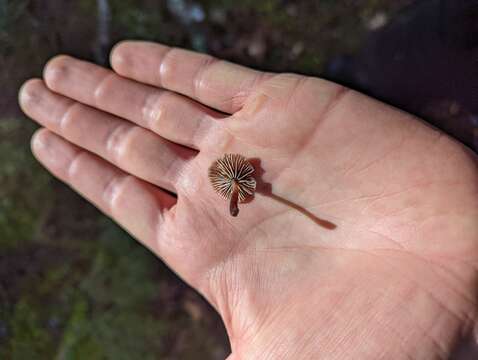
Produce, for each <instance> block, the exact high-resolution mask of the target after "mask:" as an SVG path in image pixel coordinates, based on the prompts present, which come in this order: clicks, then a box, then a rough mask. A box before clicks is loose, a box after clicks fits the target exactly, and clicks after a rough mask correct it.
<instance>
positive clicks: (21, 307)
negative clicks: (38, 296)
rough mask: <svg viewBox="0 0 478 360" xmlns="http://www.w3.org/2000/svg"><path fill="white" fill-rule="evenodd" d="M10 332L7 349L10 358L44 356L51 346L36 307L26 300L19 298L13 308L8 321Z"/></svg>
mask: <svg viewBox="0 0 478 360" xmlns="http://www.w3.org/2000/svg"><path fill="white" fill-rule="evenodd" d="M10 329H11V332H12V337H11V341H10V343H9V348H10V349H9V350H10V356H11V359H18V360H23V359H41V358H46V354H48V353H49V351H50V348H51V345H52V343H51V339H50V337H49V335H48V333H47V331H46V330H45V329H44V327H43V326H42V325H41V323H40V321H39V315H38V311H37V309H35V308H34V307H33V306H32V305H31V304H30V303H29V302H28V301H27V300H20V301H19V302H18V303H17V304H16V305H15V308H14V312H13V316H12V319H11V321H10Z"/></svg>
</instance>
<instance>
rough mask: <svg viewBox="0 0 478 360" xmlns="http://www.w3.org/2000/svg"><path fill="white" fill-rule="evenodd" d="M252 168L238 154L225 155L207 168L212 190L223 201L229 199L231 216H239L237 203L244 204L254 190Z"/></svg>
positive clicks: (254, 183)
mask: <svg viewBox="0 0 478 360" xmlns="http://www.w3.org/2000/svg"><path fill="white" fill-rule="evenodd" d="M253 172H254V167H253V166H252V165H251V163H250V162H249V161H247V159H246V158H245V157H244V156H242V155H239V154H225V155H224V156H223V157H222V158H220V159H217V160H216V161H214V163H213V164H212V165H211V166H210V167H209V180H210V181H211V184H212V187H213V188H214V190H215V191H216V192H217V193H218V194H219V195H221V196H222V197H223V198H225V199H230V204H229V212H230V213H231V216H237V215H238V214H239V208H238V206H237V203H238V202H244V200H246V198H247V197H248V196H252V195H253V194H254V191H255V190H256V180H255V179H254V177H253V176H252V173H253Z"/></svg>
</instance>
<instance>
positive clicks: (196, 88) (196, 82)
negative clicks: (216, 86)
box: [192, 56, 221, 100]
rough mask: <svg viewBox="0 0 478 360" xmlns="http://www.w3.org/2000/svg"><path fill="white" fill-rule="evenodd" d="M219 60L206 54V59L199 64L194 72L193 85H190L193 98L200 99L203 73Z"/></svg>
mask: <svg viewBox="0 0 478 360" xmlns="http://www.w3.org/2000/svg"><path fill="white" fill-rule="evenodd" d="M219 62H221V60H219V59H217V58H215V57H212V56H207V57H206V59H205V60H204V61H203V63H202V64H201V65H200V66H199V69H198V70H197V72H196V74H194V76H193V87H192V94H193V98H195V99H198V100H200V94H201V93H200V91H201V89H202V88H203V86H204V74H205V73H207V71H208V70H209V69H210V68H211V67H213V66H215V65H216V64H218V63H219Z"/></svg>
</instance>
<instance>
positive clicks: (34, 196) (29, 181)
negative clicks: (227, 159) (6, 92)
mask: <svg viewBox="0 0 478 360" xmlns="http://www.w3.org/2000/svg"><path fill="white" fill-rule="evenodd" d="M25 124H26V123H25ZM25 124H22V122H21V121H20V120H16V119H8V120H1V121H0V164H2V166H1V167H0V184H2V186H1V187H0V247H1V248H3V249H6V248H10V247H12V246H15V245H17V244H18V243H25V242H28V241H31V240H32V239H34V238H35V236H34V235H35V233H36V232H37V229H38V226H39V224H40V223H41V220H42V213H43V212H44V211H45V209H46V208H47V206H48V203H49V201H48V194H49V191H48V179H49V176H48V175H47V173H46V172H45V171H44V170H43V169H41V167H40V166H39V165H38V164H37V162H36V161H35V160H34V158H33V156H32V154H31V152H30V148H29V145H28V144H29V134H30V133H31V132H32V130H33V129H32V127H31V126H30V125H28V126H27V125H25ZM25 135H26V136H25Z"/></svg>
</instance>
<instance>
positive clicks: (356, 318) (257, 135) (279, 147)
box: [23, 50, 478, 359]
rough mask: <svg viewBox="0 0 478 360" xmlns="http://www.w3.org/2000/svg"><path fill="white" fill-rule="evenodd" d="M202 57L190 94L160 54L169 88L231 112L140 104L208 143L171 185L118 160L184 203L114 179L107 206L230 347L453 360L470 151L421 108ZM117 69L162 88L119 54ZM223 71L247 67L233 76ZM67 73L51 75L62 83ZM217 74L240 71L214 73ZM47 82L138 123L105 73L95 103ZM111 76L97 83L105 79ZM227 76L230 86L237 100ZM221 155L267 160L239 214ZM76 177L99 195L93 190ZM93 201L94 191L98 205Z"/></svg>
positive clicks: (465, 253) (258, 162)
mask: <svg viewBox="0 0 478 360" xmlns="http://www.w3.org/2000/svg"><path fill="white" fill-rule="evenodd" d="M161 51H162V50H161ZM125 52H126V50H125ZM181 56H184V59H183V60H186V59H187V56H191V55H190V54H187V56H186V55H181ZM169 57H174V56H171V55H169ZM191 59H193V60H194V61H196V63H200V64H201V65H204V67H205V68H207V70H200V71H194V73H195V76H196V77H198V73H199V74H201V76H199V77H198V78H199V79H200V80H199V81H195V83H194V84H195V85H194V86H195V87H196V89H194V91H190V90H189V91H188V90H184V89H185V88H187V87H185V86H182V85H179V83H180V81H179V80H173V76H174V75H173V74H174V71H173V70H174V66H172V65H170V66H169V67H168V66H166V67H165V66H164V62H165V60H163V65H161V70H160V73H161V75H162V79H161V83H160V84H161V85H163V86H164V87H166V88H170V89H171V90H175V91H178V92H181V93H183V94H186V95H189V96H191V97H194V98H196V99H198V100H200V101H201V100H202V99H205V101H203V102H204V103H205V104H207V105H210V106H213V107H216V108H218V109H219V110H222V111H225V112H229V113H230V114H231V115H228V116H227V117H225V116H221V114H219V113H216V112H214V111H213V110H210V109H206V108H200V110H197V109H194V110H183V111H182V112H181V109H180V108H179V109H178V113H179V114H178V118H180V119H181V114H182V113H188V111H190V112H191V111H192V112H197V111H200V112H201V114H204V116H203V118H202V121H201V122H198V123H197V124H194V126H192V125H190V124H187V123H186V124H181V123H175V124H174V125H173V126H172V127H171V126H170V125H167V124H166V123H165V122H166V120H167V119H169V118H170V116H171V110H169V112H168V111H164V109H163V113H162V114H161V116H158V114H157V112H154V111H145V110H144V109H145V108H146V106H143V108H142V114H143V115H142V117H141V118H142V119H144V114H145V113H146V114H150V115H151V114H152V115H153V116H152V117H150V118H153V119H155V120H159V121H158V122H157V123H156V126H157V128H155V125H154V123H153V125H151V123H148V125H149V126H146V127H149V128H152V129H153V130H155V131H156V132H157V133H159V134H160V135H162V136H165V137H167V138H170V139H171V140H173V141H177V142H179V143H181V144H183V145H190V146H193V147H195V148H198V149H199V150H200V152H199V153H195V152H192V153H180V159H187V160H184V161H183V160H180V161H169V165H168V168H167V171H163V175H164V173H173V174H174V175H172V176H171V177H170V179H174V180H170V179H168V180H164V176H163V179H159V180H158V181H154V179H150V178H148V175H146V174H147V170H144V169H137V168H134V169H129V168H128V165H123V163H124V161H126V160H127V161H129V162H132V159H131V158H133V157H134V156H133V155H131V156H130V157H128V155H126V156H123V158H126V160H124V159H123V160H118V158H116V159H115V160H116V162H118V164H116V165H118V166H119V167H122V168H126V170H127V171H128V172H130V173H131V174H133V175H137V176H138V177H139V178H143V179H145V180H148V181H150V182H152V183H153V184H156V185H159V186H162V187H165V188H168V189H172V190H173V191H174V192H176V193H177V194H178V199H177V202H176V203H175V201H174V200H172V199H170V198H167V195H165V194H164V193H162V192H161V193H159V194H158V193H155V195H154V196H153V197H151V192H155V191H156V190H151V189H150V185H149V184H146V183H142V182H141V180H135V179H133V180H128V181H121V184H124V183H127V182H133V183H135V184H134V186H136V187H137V189H136V190H128V191H129V192H131V193H132V194H134V195H136V196H135V199H136V200H134V201H132V200H131V199H132V197H131V194H130V196H129V197H128V196H126V195H124V196H123V195H121V194H120V195H118V191H119V190H118V189H117V188H119V186H116V185H115V186H111V183H113V184H116V183H118V182H117V181H113V182H111V181H110V182H108V183H107V184H108V186H106V187H104V188H103V190H104V189H106V190H105V191H104V192H105V193H107V194H110V195H108V196H107V197H108V198H113V199H115V200H114V202H113V203H114V206H113V207H111V205H110V206H109V209H108V207H107V209H106V210H105V211H106V212H107V213H109V214H111V215H112V216H114V217H116V218H117V219H118V220H119V221H120V222H121V223H122V224H123V225H124V226H125V227H126V228H127V229H128V230H130V231H131V232H132V233H133V234H134V235H136V236H137V237H138V238H139V239H140V240H141V241H143V242H145V243H146V245H147V246H149V247H150V248H152V249H153V251H155V252H156V253H158V254H159V255H160V256H161V257H162V258H164V259H165V260H166V262H168V263H169V264H170V265H171V266H172V267H173V269H175V270H176V271H177V272H178V273H179V274H180V275H181V276H183V277H184V278H185V279H186V281H188V282H189V283H190V284H191V285H192V286H194V287H196V288H198V289H199V290H200V291H201V292H202V293H203V294H204V295H205V296H206V298H207V299H208V300H209V301H211V303H212V304H213V305H214V306H215V307H216V308H217V309H218V311H219V312H220V314H221V316H222V317H223V319H224V321H225V324H226V327H227V329H228V333H229V335H230V338H231V344H232V348H233V355H231V357H237V358H241V359H242V358H297V359H299V358H316V357H318V356H319V355H318V354H323V355H322V356H324V357H327V356H328V357H330V358H335V357H337V358H339V357H342V358H343V357H345V358H377V357H380V356H381V357H384V358H401V357H404V358H406V357H411V358H434V357H436V356H438V357H440V356H441V357H445V356H447V355H448V354H449V353H450V351H451V350H452V347H453V345H454V343H453V342H454V341H455V339H456V336H457V334H459V333H460V332H462V331H463V330H466V329H467V327H469V326H471V324H472V321H473V319H474V303H473V295H474V291H476V288H475V285H474V282H475V280H476V275H475V268H476V266H475V265H476V262H477V260H478V253H477V250H478V249H477V246H476V245H475V243H476V238H477V236H478V235H477V234H478V228H477V226H476V225H475V224H474V222H473V217H474V216H476V213H477V212H478V210H477V208H478V201H477V200H476V199H474V197H475V198H476V192H477V186H476V183H477V182H476V180H477V177H478V176H477V172H476V163H475V160H474V159H473V158H472V156H471V155H470V154H469V153H467V152H466V150H464V149H463V148H461V146H459V145H458V144H455V143H454V142H453V141H451V140H450V139H448V138H447V137H445V136H442V135H441V134H440V133H439V132H437V131H435V130H432V129H430V128H428V127H427V126H425V125H423V124H422V123H420V122H419V121H418V120H416V119H413V118H412V117H411V116H409V115H406V114H404V113H401V112H399V111H396V110H394V109H391V108H389V107H387V106H385V105H383V104H380V103H378V102H375V101H373V100H371V99H368V98H366V97H364V96H362V95H360V94H358V93H355V92H352V91H347V90H345V89H343V88H342V87H339V86H337V85H335V84H331V83H328V82H325V81H322V80H319V79H314V78H307V77H301V76H296V75H269V74H267V75H265V74H259V75H258V73H255V74H252V72H251V73H249V72H245V71H246V70H243V69H236V68H234V67H231V68H230V69H229V68H228V67H227V66H230V65H227V66H226V65H223V64H222V63H212V62H210V61H209V60H208V61H206V62H205V61H197V59H196V58H191ZM113 60H114V59H113ZM130 61H132V60H130ZM194 61H192V60H191V61H190V64H192V63H194ZM133 63H134V60H133ZM171 63H172V62H171ZM113 65H115V64H114V63H113ZM184 66H185V68H186V73H187V67H188V65H184ZM191 66H192V65H191ZM52 67H53V66H52ZM146 67H147V66H146ZM222 67H224V69H223V68H222ZM215 68H216V69H215ZM115 69H116V70H117V71H119V72H120V73H122V75H125V76H128V77H132V78H135V79H136V80H140V81H144V82H148V83H154V84H158V83H157V82H155V81H150V80H148V79H146V78H144V76H143V77H142V75H141V74H139V75H138V73H137V72H135V71H136V70H134V66H132V65H131V64H130V63H128V62H127V61H124V59H122V61H118V63H117V64H116V67H115ZM219 69H220V70H219ZM226 70H230V73H231V74H233V73H234V72H237V75H241V77H239V76H237V77H234V76H233V75H229V77H228V76H227V74H228V73H226ZM176 71H177V69H176ZM247 71H248V70H247ZM64 72H65V70H64V69H63V70H62V71H59V72H58V71H57V72H56V73H60V75H61V74H62V75H61V76H62V77H63V78H64V77H65V75H64ZM216 73H217V74H219V73H220V75H222V77H223V78H226V79H228V80H229V82H226V80H224V81H223V80H221V82H219V80H218V79H217V78H215V76H214V74H216ZM108 76H110V75H107V76H106V75H105V76H104V78H106V79H108ZM175 76H176V77H179V75H178V74H177V72H176V75H175ZM217 76H218V75H216V77H217ZM184 77H185V78H186V75H184ZM46 78H47V84H48V85H49V87H50V88H53V90H55V91H58V92H60V93H63V94H65V95H67V96H69V97H72V98H74V99H77V100H79V101H81V102H83V103H86V104H89V105H93V106H95V107H97V108H99V109H102V110H106V111H109V112H113V113H115V114H117V115H121V116H123V117H125V118H127V119H128V120H132V121H134V119H135V118H136V119H137V118H139V116H138V115H130V116H127V115H125V114H123V113H121V111H119V112H120V113H119V114H118V113H117V112H115V111H114V110H111V109H112V108H114V106H115V105H118V106H121V105H120V104H117V102H118V97H117V96H116V98H115V99H108V96H110V97H111V98H114V96H115V92H114V91H112V93H113V95H106V96H105V95H102V93H108V91H105V90H104V89H102V88H101V87H99V86H98V85H97V84H96V85H95V89H94V90H95V91H94V94H95V95H94V96H92V97H94V100H95V101H92V100H90V99H88V98H87V95H84V96H85V97H84V98H81V96H83V95H81V96H75V94H76V93H75V91H74V90H64V89H65V87H66V86H67V85H62V82H63V83H65V84H66V80H64V79H63V80H62V78H61V77H59V76H58V74H56V75H54V76H53V75H50V81H49V80H48V74H46ZM58 78H59V79H58ZM249 78H250V79H251V81H249V82H248V81H247V80H248V79H249ZM205 79H206V80H205ZM212 79H215V81H216V82H214V81H213V80H212ZM243 79H245V80H243ZM252 79H253V80H252ZM232 80H241V81H242V80H243V81H244V83H240V84H234V83H231V81H232ZM69 81H70V84H71V79H70V80H69ZM107 81H109V80H106V81H104V79H103V80H102V81H101V82H100V81H98V83H100V84H101V86H103V87H104V84H105V83H106V82H107ZM115 81H116V80H115ZM182 81H183V82H184V80H182ZM222 81H223V82H222ZM56 83H58V85H57V84H56ZM218 84H219V85H218ZM129 85H130V87H125V88H124V93H127V94H128V96H130V97H131V98H133V99H134V98H135V96H136V95H135V94H134V91H135V90H137V89H136V88H135V87H136V85H134V86H133V84H129ZM220 85H222V87H221V86H220ZM62 86H63V87H62ZM125 86H126V85H125ZM30 87H31V88H33V86H30ZM227 87H230V88H234V93H233V95H234V96H229V95H230V94H229V93H228V90H225V89H226V88H227ZM90 88H91V86H90ZM98 89H100V90H98ZM198 89H199V91H198ZM83 90H84V89H83ZM230 91H232V90H230ZM230 91H229V92H230ZM24 92H25V91H24ZM32 93H33V90H32V91H30V96H29V98H32V97H33V95H32ZM98 94H100V95H98ZM214 96H215V97H216V100H210V99H211V98H213V97H214ZM37 97H38V96H37ZM78 97H80V99H78ZM226 100H227V101H226ZM55 101H59V100H58V99H56V100H55ZM162 101H163V102H166V101H167V99H165V97H164V96H163V98H162ZM170 101H172V100H170ZM175 101H177V99H176V100H175ZM37 102H38V101H23V103H24V104H23V107H24V108H25V110H26V112H27V113H30V114H31V116H32V117H34V118H35V117H36V118H38V117H41V116H40V115H38V114H35V113H34V110H30V109H29V107H32V105H31V104H32V103H37ZM93 102H94V103H93ZM142 103H144V101H142ZM28 104H30V105H28ZM184 104H185V103H181V104H180V105H181V106H184V107H186V105H184ZM191 104H193V103H192V102H191V103H187V106H189V107H191V106H196V104H193V105H191ZM36 106H37V105H36ZM197 106H199V105H197ZM70 108H71V106H70ZM148 109H149V107H148ZM188 114H189V113H188ZM167 115H169V117H168V116H167ZM135 116H136V117H135ZM183 118H184V116H183ZM204 119H207V120H204ZM181 120H184V119H181ZM39 121H40V122H42V121H41V120H39ZM67 122H68V123H70V122H73V121H67ZM135 122H138V123H140V121H135ZM158 124H159V125H158ZM44 125H45V124H44ZM140 125H143V126H144V124H140ZM46 126H48V125H46ZM168 126H169V127H168ZM48 127H50V128H52V130H53V131H55V132H57V133H60V135H62V136H64V137H66V138H67V139H68V140H70V141H72V142H74V143H77V145H79V146H82V147H84V148H86V149H89V146H88V145H85V142H87V141H86V140H84V137H85V135H84V134H83V135H81V134H80V135H78V134H77V133H80V132H81V129H80V130H79V129H76V130H73V126H72V127H71V128H72V129H71V130H68V126H65V124H64V123H63V124H62V125H61V126H60V128H61V129H60V130H56V129H55V128H54V127H52V126H48ZM186 127H188V129H187V130H186V131H184V132H185V133H191V134H192V135H191V136H189V137H188V139H186V140H184V139H176V138H175V136H178V135H174V134H173V133H174V131H172V129H173V130H175V131H176V133H177V132H178V131H179V132H180V131H182V130H183V129H185V128H186ZM191 128H194V129H195V130H194V131H191V130H190V129H191ZM61 131H64V132H66V134H62V133H61ZM110 133H111V132H110ZM119 134H120V135H121V132H119ZM82 136H83V137H82ZM148 136H152V135H148ZM114 137H118V136H117V135H115V136H114ZM114 137H113V138H114ZM82 139H83V140H82ZM143 139H144V137H143ZM151 139H153V138H151ZM82 141H83V142H82ZM143 141H144V142H145V143H148V141H147V140H143ZM151 141H153V140H151ZM113 143H114V144H113V146H112V148H117V147H118V146H116V141H114V142H113ZM121 144H122V143H121ZM90 147H92V145H90ZM123 147H124V146H123V145H122V147H121V151H120V153H122V154H123V153H125V152H127V151H125V150H123ZM34 148H35V147H34ZM91 151H94V152H97V153H100V155H102V154H101V152H100V151H95V150H94V149H93V150H91ZM115 151H116V150H115ZM181 151H182V150H181ZM36 152H37V156H38V157H39V158H40V159H41V158H42V155H41V154H40V155H38V153H39V151H38V150H37V151H36ZM116 152H118V151H116ZM224 153H240V154H242V155H244V156H246V157H248V158H254V159H255V161H254V165H255V166H256V169H257V170H258V171H257V173H256V176H257V177H258V178H257V180H258V184H259V186H258V191H257V194H256V196H255V198H254V199H253V200H252V201H251V202H250V203H248V204H243V205H241V206H240V209H241V213H240V214H239V217H238V218H231V217H230V216H229V215H228V213H227V203H226V202H224V201H223V200H222V199H221V198H220V197H219V196H217V195H216V194H215V193H214V192H213V190H212V188H211V185H210V184H209V182H208V179H207V169H208V167H209V166H210V164H211V163H212V162H213V161H214V160H215V159H216V158H218V157H220V156H222V154H224ZM145 154H146V152H145ZM147 155H149V153H148V154H147ZM50 156H51V153H50ZM135 156H136V157H135V159H137V158H138V156H141V154H140V155H135ZM104 157H105V156H104ZM144 157H145V158H147V156H144ZM106 158H107V157H106ZM140 163H141V160H140V161H138V164H140ZM171 164H172V165H171ZM178 164H181V165H180V166H179V165H178ZM101 165H102V164H101ZM129 166H132V165H129ZM137 166H138V167H139V166H141V165H137ZM51 167H52V166H50V169H51ZM77 167H79V165H78V166H77ZM132 167H134V166H132ZM135 169H136V170H135ZM171 169H173V170H171ZM174 169H178V170H174ZM51 170H52V172H54V173H56V174H57V175H58V176H60V178H66V176H65V175H63V173H62V172H61V170H56V171H55V169H51ZM115 171H116V170H115ZM69 172H70V173H71V172H74V170H71V169H70V170H69ZM62 175H63V176H62ZM128 179H130V177H128ZM66 181H68V179H66ZM69 182H70V183H72V181H69ZM73 185H75V184H73ZM83 186H85V188H88V186H90V185H88V186H87V185H83ZM76 187H77V188H79V190H80V191H82V192H83V193H86V196H87V197H88V195H89V194H88V190H84V189H82V188H81V185H77V186H76ZM125 187H126V185H122V188H125ZM88 189H89V188H88ZM128 191H123V192H124V193H127V192H128ZM111 194H113V195H111ZM94 196H95V195H90V196H89V198H90V199H91V200H92V201H94V202H96V203H97V204H98V206H99V207H100V208H102V204H101V201H100V200H95V198H94ZM103 197H104V195H103ZM123 198H124V199H123ZM111 202H112V201H110V203H111ZM157 204H159V208H160V209H162V211H161V213H160V216H159V218H160V219H159V220H158V219H157V217H158V214H157V212H154V211H149V212H148V209H149V208H154V207H155V206H157ZM138 209H142V210H140V211H139V212H138V211H137V210H138ZM145 209H146V210H145ZM136 212H137V213H138V214H137V215H135V213H136ZM141 212H142V213H141ZM135 217H136V218H135ZM141 217H143V218H141ZM126 218H128V219H126ZM145 219H146V220H145ZM145 228H147V229H146V230H145Z"/></svg>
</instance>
